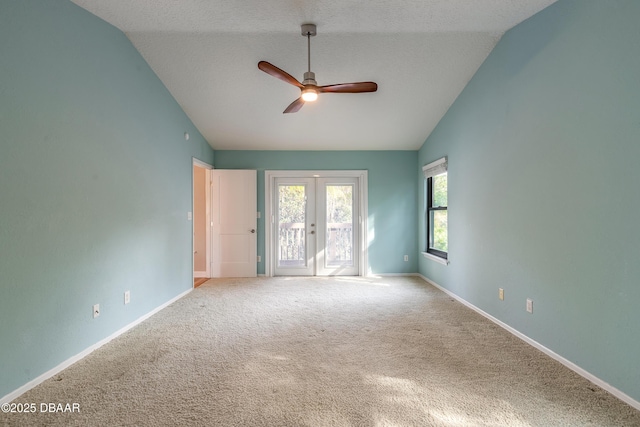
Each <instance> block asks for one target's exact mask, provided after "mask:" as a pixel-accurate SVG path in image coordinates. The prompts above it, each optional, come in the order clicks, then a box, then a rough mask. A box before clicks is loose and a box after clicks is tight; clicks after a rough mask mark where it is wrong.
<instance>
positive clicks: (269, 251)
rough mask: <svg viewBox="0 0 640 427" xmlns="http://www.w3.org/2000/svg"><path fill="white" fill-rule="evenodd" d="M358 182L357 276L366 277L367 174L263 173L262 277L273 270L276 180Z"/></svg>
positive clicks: (350, 172)
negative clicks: (349, 179)
mask: <svg viewBox="0 0 640 427" xmlns="http://www.w3.org/2000/svg"><path fill="white" fill-rule="evenodd" d="M344 177H349V178H357V179H358V186H359V188H360V191H359V194H358V199H359V200H358V202H359V204H360V209H359V211H360V218H359V236H358V237H359V243H360V245H359V246H360V256H359V260H358V270H359V273H358V275H359V276H366V275H367V274H368V271H369V262H368V258H369V257H368V253H369V251H368V238H367V229H368V226H367V218H368V217H369V212H368V206H369V201H368V188H367V183H368V180H369V176H368V172H367V171H366V170H320V171H315V170H311V171H300V170H266V171H264V208H265V209H264V210H265V216H264V222H265V227H264V228H265V233H264V243H265V245H264V246H265V247H264V261H265V271H264V274H265V276H267V277H270V276H273V275H274V270H275V257H274V256H273V251H274V249H273V244H274V242H275V240H274V239H275V231H274V227H275V218H274V213H275V206H273V204H274V203H273V197H274V189H275V180H276V178H344Z"/></svg>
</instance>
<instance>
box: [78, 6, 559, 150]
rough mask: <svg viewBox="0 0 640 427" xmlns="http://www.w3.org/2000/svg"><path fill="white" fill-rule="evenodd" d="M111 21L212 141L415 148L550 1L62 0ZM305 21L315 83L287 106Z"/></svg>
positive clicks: (241, 145)
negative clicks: (358, 87)
mask: <svg viewBox="0 0 640 427" xmlns="http://www.w3.org/2000/svg"><path fill="white" fill-rule="evenodd" d="M72 1H73V2H74V3H76V4H78V5H79V6H81V7H83V8H85V9H87V10H89V11H90V12H92V13H93V14H95V15H97V16H99V17H100V18H102V19H104V20H105V21H107V22H109V23H111V24H112V25H114V26H115V27H117V28H119V29H120V30H122V31H123V32H124V33H125V34H126V35H127V37H128V38H129V39H130V40H131V42H132V43H133V45H134V46H135V47H136V49H138V51H139V52H140V53H141V54H142V56H143V57H144V59H145V60H146V61H147V62H148V63H149V65H150V66H151V68H152V69H153V70H154V72H155V73H156V74H157V75H158V77H159V78H160V79H161V80H162V82H163V83H164V85H165V86H166V87H167V89H168V90H169V91H170V92H171V94H172V95H173V96H174V98H175V99H176V100H177V102H178V103H179V104H180V106H181V107H182V108H183V110H184V111H185V112H186V114H187V115H188V116H189V118H190V119H191V120H192V121H193V123H194V125H195V126H196V127H197V128H198V130H199V131H200V132H201V133H202V134H203V135H204V137H205V138H206V139H207V141H208V142H209V144H210V145H211V146H212V147H213V148H214V149H221V150H416V149H418V148H420V146H421V145H422V143H423V142H424V141H425V139H426V138H427V137H428V136H429V134H430V133H431V132H432V131H433V129H434V127H435V126H436V125H437V123H438V121H439V120H440V119H441V118H442V116H443V115H444V114H445V113H446V111H447V109H448V108H449V107H450V106H451V104H452V103H453V102H454V100H455V99H456V97H457V96H458V95H459V94H460V92H461V91H462V89H463V88H464V86H465V85H466V84H467V83H468V82H469V80H470V79H471V77H472V76H473V74H474V73H475V72H476V70H477V69H478V67H479V66H480V65H481V64H482V62H483V61H484V59H485V58H486V57H487V55H488V54H489V53H490V52H491V50H492V49H493V47H494V46H495V44H496V43H497V42H498V40H499V39H500V37H501V36H502V35H503V34H504V32H505V31H507V30H508V29H510V28H511V27H513V26H515V25H517V24H518V23H520V22H522V21H523V20H525V19H527V18H529V17H530V16H532V15H533V14H535V13H537V12H539V11H540V10H542V9H544V8H545V7H547V6H549V5H550V4H552V3H554V1H555V0H369V1H366V2H363V1H358V0H269V1H264V0H243V1H229V0H108V1H105V0H72ZM307 22H309V23H314V24H316V25H317V29H318V35H317V36H316V37H313V38H311V70H312V71H313V72H315V73H316V80H317V81H318V84H319V85H327V84H335V83H346V82H358V81H369V80H370V81H374V82H376V83H378V91H377V92H375V93H364V94H321V95H320V98H319V99H318V100H317V101H316V102H314V103H306V104H305V105H304V106H303V108H302V109H301V110H300V111H299V112H297V113H295V114H283V113H282V112H283V110H284V109H285V108H286V107H287V106H288V105H289V104H290V103H291V102H292V101H294V100H295V99H296V98H298V97H299V96H300V90H299V89H298V88H296V87H294V86H291V85H288V84H286V83H284V82H283V81H281V80H278V79H275V78H273V77H271V76H269V75H267V74H265V73H263V72H262V71H260V70H259V69H258V67H257V64H258V62H259V61H260V60H265V61H269V62H270V63H272V64H274V65H276V66H277V67H279V68H281V69H283V70H285V71H287V72H288V73H289V74H291V75H293V76H294V77H295V78H297V79H298V80H300V81H301V80H302V79H303V74H304V72H305V71H307V39H306V38H305V37H303V36H302V35H301V32H300V25H301V24H303V23H307Z"/></svg>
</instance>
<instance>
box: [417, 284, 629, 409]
mask: <svg viewBox="0 0 640 427" xmlns="http://www.w3.org/2000/svg"><path fill="white" fill-rule="evenodd" d="M417 275H418V276H419V277H421V278H422V279H423V280H424V281H425V282H427V283H429V284H430V285H433V286H435V287H436V288H438V289H440V290H441V291H442V292H444V293H445V294H447V295H449V296H450V297H452V298H454V299H456V300H457V301H458V302H460V303H462V304H464V305H465V306H467V307H469V308H470V309H472V310H474V311H475V312H477V313H479V314H480V315H482V316H484V317H486V318H487V319H489V320H491V321H492V322H493V323H495V324H496V325H498V326H500V327H501V328H503V329H505V330H507V331H508V332H511V333H512V334H513V335H515V336H516V337H518V338H520V339H521V340H522V341H524V342H526V343H527V344H529V345H531V346H533V347H535V348H537V349H538V350H540V351H541V352H543V353H544V354H546V355H547V356H549V357H551V358H552V359H555V360H557V361H558V362H560V363H562V364H563V365H564V366H566V367H567V368H569V369H571V370H572V371H574V372H575V373H577V374H578V375H580V376H582V377H584V378H586V379H587V380H589V381H591V382H592V383H594V384H595V385H597V386H598V387H600V388H602V389H604V390H606V391H608V392H609V393H611V394H612V395H614V396H615V397H617V398H618V399H620V400H622V401H623V402H625V403H627V404H628V405H630V406H633V407H634V408H635V409H637V410H640V402H638V401H637V400H635V399H634V398H632V397H631V396H629V395H627V394H625V393H623V392H622V391H620V390H618V389H617V388H615V387H613V386H612V385H611V384H609V383H607V382H605V381H603V380H601V379H600V378H598V377H596V376H595V375H593V374H591V373H589V372H587V371H585V370H584V369H582V368H581V367H580V366H578V365H576V364H575V363H573V362H571V361H570V360H567V359H565V358H564V357H562V356H560V355H559V354H557V353H555V352H554V351H552V350H550V349H548V348H547V347H545V346H543V345H542V344H540V343H539V342H537V341H535V340H533V339H531V338H529V337H528V336H526V335H524V334H523V333H522V332H519V331H518V330H516V329H514V328H512V327H511V326H509V325H507V324H506V323H504V322H502V321H500V320H498V319H496V318H495V317H493V316H492V315H490V314H489V313H487V312H485V311H483V310H481V309H480V308H478V307H476V306H475V305H473V304H471V303H470V302H468V301H467V300H465V299H463V298H461V297H459V296H458V295H456V294H454V293H453V292H451V291H450V290H448V289H445V288H443V287H442V286H440V285H438V284H437V283H436V282H434V281H432V280H430V279H428V278H426V277H425V276H423V275H422V274H417Z"/></svg>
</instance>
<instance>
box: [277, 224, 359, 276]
mask: <svg viewBox="0 0 640 427" xmlns="http://www.w3.org/2000/svg"><path fill="white" fill-rule="evenodd" d="M278 238H279V264H280V265H282V266H303V265H305V261H306V230H305V225H304V223H302V222H283V223H280V232H279V236H278ZM326 262H327V264H328V265H344V264H348V265H350V264H351V263H352V262H353V224H351V223H350V222H346V223H329V224H327V234H326Z"/></svg>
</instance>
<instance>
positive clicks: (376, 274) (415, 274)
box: [365, 273, 424, 279]
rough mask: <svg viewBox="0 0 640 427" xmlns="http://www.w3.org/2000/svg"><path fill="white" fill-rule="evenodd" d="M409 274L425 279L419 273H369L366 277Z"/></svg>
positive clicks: (404, 275) (403, 275) (405, 275)
mask: <svg viewBox="0 0 640 427" xmlns="http://www.w3.org/2000/svg"><path fill="white" fill-rule="evenodd" d="M407 276H415V277H421V278H423V279H424V277H422V276H421V275H420V274H418V273H369V274H367V275H366V276H365V277H407Z"/></svg>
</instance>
